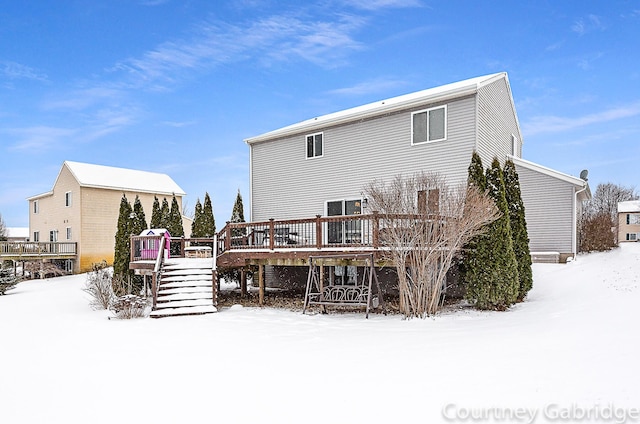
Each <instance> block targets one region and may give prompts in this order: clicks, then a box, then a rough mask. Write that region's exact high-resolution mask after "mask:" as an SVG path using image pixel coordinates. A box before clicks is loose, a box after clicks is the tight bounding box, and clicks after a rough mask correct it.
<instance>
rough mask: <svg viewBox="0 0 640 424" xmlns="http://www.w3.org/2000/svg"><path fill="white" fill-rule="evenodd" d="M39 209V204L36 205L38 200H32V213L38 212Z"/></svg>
mask: <svg viewBox="0 0 640 424" xmlns="http://www.w3.org/2000/svg"><path fill="white" fill-rule="evenodd" d="M39 211H40V206H39V205H38V201H37V200H34V201H33V213H38V212H39Z"/></svg>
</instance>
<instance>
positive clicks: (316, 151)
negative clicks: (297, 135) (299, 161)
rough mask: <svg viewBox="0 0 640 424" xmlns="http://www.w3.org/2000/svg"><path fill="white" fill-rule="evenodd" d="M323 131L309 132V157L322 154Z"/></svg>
mask: <svg viewBox="0 0 640 424" xmlns="http://www.w3.org/2000/svg"><path fill="white" fill-rule="evenodd" d="M322 139H323V136H322V133H316V134H309V135H308V136H307V158H315V157H320V156H322V152H323V145H322V144H323V141H322Z"/></svg>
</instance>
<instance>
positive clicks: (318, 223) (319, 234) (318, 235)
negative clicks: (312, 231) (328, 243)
mask: <svg viewBox="0 0 640 424" xmlns="http://www.w3.org/2000/svg"><path fill="white" fill-rule="evenodd" d="M316 247H317V248H318V249H322V221H320V215H316Z"/></svg>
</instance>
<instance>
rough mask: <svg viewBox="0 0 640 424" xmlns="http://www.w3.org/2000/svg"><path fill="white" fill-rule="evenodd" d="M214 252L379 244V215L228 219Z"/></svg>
mask: <svg viewBox="0 0 640 424" xmlns="http://www.w3.org/2000/svg"><path fill="white" fill-rule="evenodd" d="M217 238H218V246H217V253H218V254H221V253H224V252H227V251H229V250H248V249H268V250H275V249H287V248H290V249H301V248H307V249H310V248H316V249H327V248H345V247H348V248H367V247H368V248H375V247H379V240H378V239H379V215H378V214H371V215H346V216H328V217H327V216H325V217H322V216H319V215H318V216H316V217H315V218H304V219H290V220H278V221H276V220H274V219H270V220H268V221H262V222H241V223H231V222H228V223H227V225H226V226H225V227H224V228H223V229H222V230H221V231H220V232H219V233H218V236H217Z"/></svg>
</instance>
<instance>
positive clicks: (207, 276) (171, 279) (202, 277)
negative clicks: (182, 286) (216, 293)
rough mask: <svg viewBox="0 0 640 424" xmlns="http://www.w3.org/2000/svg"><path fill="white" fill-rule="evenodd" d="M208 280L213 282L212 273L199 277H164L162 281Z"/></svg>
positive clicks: (199, 275)
mask: <svg viewBox="0 0 640 424" xmlns="http://www.w3.org/2000/svg"><path fill="white" fill-rule="evenodd" d="M206 278H208V279H209V281H211V273H208V274H198V275H163V276H162V281H180V280H203V279H206Z"/></svg>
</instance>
